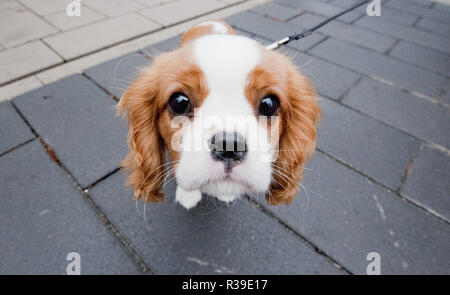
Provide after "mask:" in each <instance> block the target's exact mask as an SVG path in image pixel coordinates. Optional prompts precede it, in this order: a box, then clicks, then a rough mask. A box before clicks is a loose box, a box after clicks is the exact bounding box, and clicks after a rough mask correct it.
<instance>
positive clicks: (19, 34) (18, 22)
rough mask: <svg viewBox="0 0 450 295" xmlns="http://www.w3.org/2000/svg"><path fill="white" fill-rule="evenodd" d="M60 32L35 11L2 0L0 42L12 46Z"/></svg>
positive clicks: (16, 3) (0, 7) (8, 0)
mask: <svg viewBox="0 0 450 295" xmlns="http://www.w3.org/2000/svg"><path fill="white" fill-rule="evenodd" d="M56 32H58V30H56V29H55V28H53V27H52V26H51V25H49V24H48V23H46V22H45V21H44V20H42V19H41V18H40V17H38V16H37V15H35V14H34V13H33V12H31V11H29V10H28V9H26V8H25V7H24V6H22V5H20V4H19V3H18V2H14V1H10V0H2V1H0V44H2V46H3V47H6V48H8V47H12V46H16V45H20V44H23V43H25V42H28V41H32V40H36V39H39V38H42V37H44V36H48V35H51V34H53V33H56Z"/></svg>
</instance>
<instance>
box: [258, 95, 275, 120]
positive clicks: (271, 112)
mask: <svg viewBox="0 0 450 295" xmlns="http://www.w3.org/2000/svg"><path fill="white" fill-rule="evenodd" d="M279 109H280V101H279V100H278V97H276V96H275V95H267V96H264V97H263V98H262V99H261V101H260V103H259V109H258V112H259V114H260V115H263V116H267V117H270V116H276V115H278V110H279Z"/></svg>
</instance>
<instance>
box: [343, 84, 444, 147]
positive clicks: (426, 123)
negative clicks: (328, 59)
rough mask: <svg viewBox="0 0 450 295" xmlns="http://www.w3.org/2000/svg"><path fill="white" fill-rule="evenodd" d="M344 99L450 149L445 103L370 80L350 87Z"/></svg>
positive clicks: (366, 111)
mask: <svg viewBox="0 0 450 295" xmlns="http://www.w3.org/2000/svg"><path fill="white" fill-rule="evenodd" d="M342 102H343V103H344V104H347V105H349V106H351V107H353V108H356V109H358V110H360V111H362V112H363V113H366V114H369V115H371V116H373V117H375V118H377V119H379V120H382V121H384V122H387V123H388V124H390V125H391V126H394V127H396V128H398V129H401V130H403V131H405V132H407V133H409V134H412V135H414V136H416V137H418V138H420V139H423V140H425V141H429V142H433V143H437V144H439V145H441V146H444V147H446V148H447V149H449V148H450V136H449V131H448V126H450V115H449V114H450V112H449V110H448V109H446V108H444V107H442V106H439V105H436V104H433V103H431V102H429V101H427V100H425V99H423V98H418V97H416V96H413V95H410V94H407V93H405V92H402V91H399V90H398V89H396V88H394V87H392V86H389V85H386V84H382V83H380V82H377V81H372V80H368V79H367V80H366V79H364V80H363V81H361V83H360V84H358V85H357V86H356V87H354V88H353V89H351V90H350V92H349V93H348V95H346V96H345V97H344V99H343V100H342Z"/></svg>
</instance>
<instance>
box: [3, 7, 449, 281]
mask: <svg viewBox="0 0 450 295" xmlns="http://www.w3.org/2000/svg"><path fill="white" fill-rule="evenodd" d="M186 1H187V0H180V1H171V2H169V3H162V4H161V3H158V5H159V6H158V7H159V8H154V9H157V10H158V11H161V13H156V12H155V11H156V10H155V11H152V8H151V7H152V6H150V5H153V4H154V3H156V2H158V1H145V0H135V1H130V2H133V3H135V4H133V5H131V4H127V5H126V6H124V7H125V8H122V9H125V10H126V11H125V10H120V9H119V10H120V11H119V13H118V12H117V11H118V9H117V7H115V8H114V7H110V6H107V8H105V7H106V6H105V7H104V8H98V7H100V6H101V5H102V4H101V3H104V2H106V1H87V0H86V1H83V5H85V6H86V10H87V11H90V12H89V13H86V14H87V15H88V16H86V18H84V19H83V22H85V23H84V24H83V26H80V27H76V25H73V24H71V23H70V22H65V21H59V20H60V15H61V13H62V12H61V10H56V9H57V7H56V6H54V5H51V4H49V5H48V6H47V5H40V6H36V5H35V4H36V1H26V0H21V1H10V0H7V1H1V2H0V15H2V14H3V15H4V12H5V8H4V7H5V5H6V6H7V8H6V9H10V8H8V7H17V5H20V6H21V7H22V8H20V9H25V11H23V12H22V13H23V15H24V16H23V17H24V19H25V18H26V17H28V16H30V18H29V19H27V20H26V21H25V20H24V21H23V22H20V23H17V24H13V25H12V29H11V30H8V32H6V31H5V29H4V26H2V25H0V28H2V29H0V44H1V46H2V50H1V51H0V61H5V60H7V61H11V63H8V62H7V63H5V62H0V69H2V70H1V71H0V72H1V73H0V77H1V79H3V80H2V81H3V82H2V83H6V84H2V85H3V87H2V88H0V94H4V96H3V97H2V99H1V100H2V101H3V102H2V103H0V138H1V140H0V176H1V177H0V187H1V190H0V199H1V201H2V205H1V206H0V240H1V241H2V242H1V243H0V253H1V254H0V274H65V273H66V268H67V266H68V265H69V263H70V261H68V260H67V259H66V258H67V255H68V254H69V253H71V252H77V253H79V257H80V259H81V260H80V261H81V268H80V269H81V274H366V273H367V268H368V266H369V264H370V263H371V259H370V258H369V259H368V255H369V253H372V252H376V253H377V254H378V255H379V256H378V257H379V258H380V262H381V264H380V270H381V274H450V181H449V180H450V132H449V126H450V37H449V36H450V34H449V28H450V6H449V5H447V4H445V3H443V2H442V3H441V2H431V1H421V0H389V1H383V2H382V7H381V16H378V17H369V16H367V15H366V13H365V9H364V8H360V9H358V10H356V11H354V12H351V13H349V14H347V15H345V16H342V17H340V18H339V19H338V20H337V21H333V22H332V23H330V24H328V25H327V26H325V27H323V28H321V29H320V30H319V31H318V32H316V33H314V34H312V35H311V36H309V37H307V38H305V39H303V40H301V41H299V42H294V43H291V44H289V46H288V47H286V48H283V49H281V51H282V52H284V53H285V54H286V55H288V56H289V57H291V58H292V59H293V61H294V62H295V64H296V65H297V66H299V68H300V69H301V71H303V73H304V74H305V75H307V76H308V77H310V79H311V80H312V81H313V83H314V85H315V86H316V88H317V91H318V93H319V96H320V100H319V104H320V106H321V108H322V111H323V118H322V121H321V123H320V126H319V138H318V144H317V151H316V153H315V154H314V156H313V158H312V160H311V161H310V162H309V163H308V165H307V169H306V172H305V179H304V181H303V186H302V187H301V189H300V193H299V195H298V196H297V198H296V199H295V201H294V202H293V203H292V204H291V205H289V206H285V205H283V206H278V207H271V206H268V205H266V204H265V203H264V200H263V198H262V196H256V197H244V198H242V199H240V200H239V201H237V202H235V203H233V204H231V205H226V204H223V203H220V202H218V201H215V200H213V199H206V200H205V201H202V202H201V203H200V204H199V206H197V207H196V208H195V209H193V210H190V211H187V210H185V209H184V208H182V207H181V206H179V205H177V204H176V203H174V190H175V184H174V183H173V182H169V183H168V184H167V185H166V186H165V188H164V193H165V196H166V199H165V201H164V202H163V203H158V204H147V205H144V204H143V203H141V202H135V201H133V197H132V196H133V194H132V191H131V190H130V189H127V188H125V186H124V179H125V174H124V172H123V170H122V169H121V168H120V164H119V163H120V161H121V160H122V159H123V158H124V156H125V155H126V153H127V145H126V133H127V126H126V125H125V123H124V122H123V121H122V120H121V119H120V118H118V117H116V116H115V111H114V106H115V105H116V104H117V101H118V100H119V99H120V96H121V94H122V93H123V91H124V89H126V87H127V85H128V84H129V83H130V81H132V80H133V78H134V77H135V76H136V73H137V69H138V68H140V67H142V66H144V65H146V64H150V63H151V60H152V59H153V57H154V56H155V55H157V54H158V53H160V52H164V51H168V50H171V49H174V48H176V47H177V46H178V42H179V39H180V36H179V33H181V32H182V30H184V29H186V27H188V26H190V25H191V24H192V22H195V21H198V20H200V19H202V18H212V17H215V18H223V19H225V21H227V22H228V23H229V24H231V25H232V26H233V27H234V28H235V29H236V31H237V32H238V33H239V34H242V35H245V36H248V37H251V38H254V39H256V40H258V41H260V42H261V43H263V44H269V43H270V42H271V41H274V40H277V39H280V38H281V37H284V36H286V35H287V34H291V33H294V32H299V31H301V30H302V29H304V28H306V27H310V26H312V25H314V24H316V23H318V22H320V21H321V20H323V19H324V18H325V17H328V16H330V15H333V14H335V13H337V12H339V11H341V10H342V9H343V8H345V7H347V6H349V5H351V4H352V3H353V2H355V1H353V0H332V1H329V0H321V1H312V0H297V1H294V0H275V1H273V2H269V3H264V2H265V1H242V2H237V1H228V0H227V1H220V3H221V4H220V5H223V7H222V6H221V7H219V8H218V6H215V5H216V4H217V3H215V4H212V2H213V1H205V2H208V4H203V3H204V2H203V1H202V5H199V4H197V3H196V4H195V5H193V3H192V2H197V1H191V3H190V4H191V5H189V9H191V10H190V13H188V14H186V15H187V16H185V18H184V21H183V20H182V21H180V20H179V19H178V18H177V16H176V15H169V16H167V15H165V14H164V13H163V11H164V9H166V10H168V11H180V9H174V8H173V7H175V6H177V5H182V4H180V3H184V2H186ZM44 2H45V3H51V2H54V1H42V3H44ZM114 2H117V3H120V2H123V1H120V0H115V1H114ZM127 2H128V1H127ZM216 2H219V1H216ZM232 2H235V3H232ZM111 3H112V2H111ZM152 3H153V4H152ZM257 4H261V5H258V6H256V5H257ZM117 5H119V4H117ZM171 5H173V7H172V6H171ZM183 5H185V3H184V4H183ZM217 5H219V4H217ZM165 6H167V7H165ZM23 7H25V8H23ZM83 7H84V6H83ZM96 7H97V8H96ZM149 7H150V8H149ZM170 7H172V8H170ZM183 7H186V6H183ZM200 7H201V9H200ZM11 9H12V8H11ZM14 9H15V8H14ZM197 9H200V10H201V11H202V12H200V13H199V14H201V15H200V16H199V17H197V16H198V15H197V13H192V11H200V10H197ZM181 10H183V9H181ZM206 10H211V11H213V12H211V13H210V14H208V13H206V14H205V11H206ZM116 13H118V14H120V15H118V14H116ZM8 15H9V14H8ZM26 15H28V16H26ZM31 15H33V17H31ZM32 19H34V21H35V23H34V22H33V21H32ZM43 19H44V20H45V23H46V25H45V26H44V25H42V22H41V21H42V20H43ZM38 20H39V21H38ZM4 21H5V19H4V18H3V17H0V23H1V22H4ZM129 21H130V23H129ZM103 22H105V23H111V22H113V23H114V22H118V23H119V24H124V23H126V24H127V25H128V23H129V30H128V29H123V30H121V29H117V28H118V27H121V26H122V25H119V26H118V27H117V24H116V25H111V27H110V28H115V29H114V30H117V36H115V37H114V38H116V37H117V38H116V39H114V38H112V39H108V40H106V39H107V38H106V37H105V40H103V38H98V37H97V36H91V35H90V34H91V33H92V32H94V31H95V30H99V29H98V28H97V29H96V28H95V26H96V25H98V24H100V23H102V26H103V25H104V24H103ZM122 22H124V23H122ZM38 23H40V25H38ZM49 23H50V24H49ZM144 23H151V24H152V25H151V26H153V25H154V29H149V30H150V31H151V30H156V31H151V32H147V31H146V30H143V31H135V30H134V29H133V28H142V27H145V26H142V24H144ZM25 24H28V25H31V24H32V25H31V27H33V30H31V29H30V30H26V32H25V33H24V32H22V33H20V34H14V36H12V35H13V32H14V30H15V29H16V28H17V30H18V31H20V26H21V25H25ZM73 26H75V28H74V27H73ZM91 26H92V27H91ZM148 26H149V27H151V26H150V25H148ZM44 27H46V29H44ZM106 27H108V26H107V25H105V27H103V28H106ZM86 28H89V29H86ZM127 28H128V27H127ZM147 28H148V27H147ZM91 29H92V30H93V31H91ZM55 30H59V31H58V32H55ZM101 30H103V29H101ZM52 31H53V33H51V32H52ZM128 31H132V32H128ZM5 32H6V33H5ZM49 32H50V33H49ZM8 34H10V35H8ZM46 34H50V35H46ZM52 34H53V35H52ZM127 34H137V35H139V36H137V37H136V35H135V36H129V35H127ZM19 35H20V36H19ZM106 35H108V34H106ZM113 35H114V34H113ZM5 36H6V37H5ZM8 36H9V37H8ZM45 36H47V37H45ZM70 36H72V37H73V36H78V37H79V36H83V37H84V38H87V39H86V42H85V43H86V44H84V45H82V46H71V44H69V43H67V40H69V39H71V38H72V37H70ZM13 37H14V38H13ZM78 37H76V38H78ZM96 38H97V39H102V40H95V39H96ZM130 38H131V39H132V40H131V39H130ZM133 38H134V39H133ZM164 39H167V40H164ZM163 40H164V41H163ZM122 41H123V42H122ZM159 41H162V42H159ZM112 44H115V45H112ZM27 46H29V48H28V49H24V50H23V51H21V52H22V54H24V55H25V56H29V55H30V52H31V53H33V54H32V56H31V57H30V59H29V60H27V63H28V66H25V65H24V64H22V63H19V64H15V63H14V61H13V60H14V59H13V58H10V57H11V56H13V55H14V54H15V53H14V54H12V55H11V53H12V52H13V51H14V50H19V49H23V47H27ZM105 48H106V49H105ZM41 49H42V50H41ZM17 52H20V51H17ZM34 54H35V55H34ZM40 54H42V55H40ZM38 57H39V58H38ZM44 57H45V58H44ZM47 58H48V59H47ZM22 61H23V60H22ZM5 67H6V68H8V67H9V68H11V69H13V70H14V71H6V70H4V68H5ZM33 67H34V68H33ZM12 72H13V73H12ZM76 72H78V73H76ZM20 77H22V78H20ZM23 77H25V78H23ZM43 77H44V78H43ZM27 79H28V80H27ZM33 79H36V80H37V82H39V83H36V84H33V83H32V82H30V83H31V84H27V81H30V80H33ZM24 80H26V81H25V82H24ZM5 81H14V82H11V83H9V82H5ZM33 81H34V80H33ZM34 82H36V81H34ZM31 85H32V86H31ZM43 85H44V86H43ZM28 90H31V91H29V92H26V91H28ZM23 92H26V93H23ZM369 257H370V255H369Z"/></svg>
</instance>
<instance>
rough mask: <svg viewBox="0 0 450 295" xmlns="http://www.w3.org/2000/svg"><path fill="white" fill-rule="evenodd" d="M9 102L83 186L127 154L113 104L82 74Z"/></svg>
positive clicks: (112, 166) (102, 174)
mask: <svg viewBox="0 0 450 295" xmlns="http://www.w3.org/2000/svg"><path fill="white" fill-rule="evenodd" d="M13 101H14V103H15V104H16V105H17V107H18V108H19V110H20V111H21V112H22V114H23V115H24V116H25V118H26V119H27V120H28V121H29V122H30V124H31V125H32V126H33V128H34V129H35V130H36V132H37V133H38V134H39V135H40V136H41V137H43V138H44V140H45V141H46V142H47V143H48V144H49V145H50V147H51V148H53V149H54V151H55V153H56V155H57V156H58V158H59V159H60V160H61V162H62V163H63V164H64V165H65V166H66V167H67V168H68V169H69V170H70V172H71V173H72V175H73V176H74V177H75V178H76V179H77V180H78V181H79V183H80V184H81V185H82V186H83V187H85V186H87V185H89V184H91V183H93V182H94V181H96V180H98V179H99V178H101V177H103V176H104V175H106V174H108V173H109V172H111V171H113V170H114V169H116V168H117V167H118V166H119V162H120V161H121V160H122V159H123V158H124V157H125V155H126V152H127V145H126V140H125V138H126V134H127V128H126V126H125V124H124V123H123V122H122V120H121V119H120V118H118V117H116V116H115V110H114V105H115V103H114V102H113V100H112V99H111V98H109V97H108V96H107V95H106V94H105V93H104V92H103V91H102V90H100V89H99V88H98V87H97V86H96V85H95V84H94V83H93V82H91V81H89V80H88V79H87V78H85V77H83V76H81V75H73V76H70V77H68V78H65V79H63V80H60V81H58V82H55V83H52V84H49V85H46V86H44V87H42V88H40V89H37V90H35V91H32V92H29V93H27V94H24V95H22V96H19V97H16V98H15V99H14V100H13Z"/></svg>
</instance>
